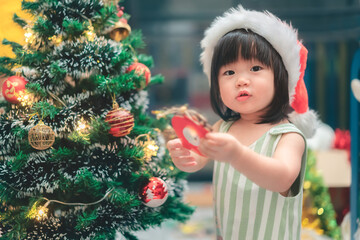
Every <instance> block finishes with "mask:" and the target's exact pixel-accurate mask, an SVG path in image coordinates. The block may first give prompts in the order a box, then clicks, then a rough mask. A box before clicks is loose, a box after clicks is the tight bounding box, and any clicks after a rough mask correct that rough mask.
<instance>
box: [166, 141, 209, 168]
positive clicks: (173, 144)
mask: <svg viewBox="0 0 360 240" xmlns="http://www.w3.org/2000/svg"><path fill="white" fill-rule="evenodd" d="M167 148H168V150H169V153H170V156H171V158H172V161H173V163H174V164H175V166H176V167H177V168H179V169H180V170H182V171H184V172H195V171H198V170H200V169H201V168H203V167H204V166H205V164H206V163H207V159H205V158H203V157H201V156H199V155H197V154H196V153H194V152H192V151H190V150H188V149H186V148H184V146H183V144H182V142H181V140H180V139H179V138H177V139H174V140H170V141H169V142H168V143H167Z"/></svg>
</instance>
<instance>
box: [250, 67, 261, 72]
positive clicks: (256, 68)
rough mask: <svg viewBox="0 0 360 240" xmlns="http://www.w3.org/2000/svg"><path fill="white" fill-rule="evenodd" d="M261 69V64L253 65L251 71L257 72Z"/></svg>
mask: <svg viewBox="0 0 360 240" xmlns="http://www.w3.org/2000/svg"><path fill="white" fill-rule="evenodd" d="M261 69H263V68H262V67H261V66H253V67H252V68H251V69H250V71H252V72H257V71H260V70H261Z"/></svg>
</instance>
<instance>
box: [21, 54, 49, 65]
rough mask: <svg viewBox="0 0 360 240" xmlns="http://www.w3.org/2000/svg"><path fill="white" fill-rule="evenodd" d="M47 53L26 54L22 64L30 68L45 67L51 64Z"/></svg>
mask: <svg viewBox="0 0 360 240" xmlns="http://www.w3.org/2000/svg"><path fill="white" fill-rule="evenodd" d="M47 54H48V52H47V51H36V52H31V53H26V54H24V55H23V56H22V58H20V60H19V61H20V62H21V64H22V65H23V66H29V67H43V66H45V65H46V64H48V63H49V59H48V57H47Z"/></svg>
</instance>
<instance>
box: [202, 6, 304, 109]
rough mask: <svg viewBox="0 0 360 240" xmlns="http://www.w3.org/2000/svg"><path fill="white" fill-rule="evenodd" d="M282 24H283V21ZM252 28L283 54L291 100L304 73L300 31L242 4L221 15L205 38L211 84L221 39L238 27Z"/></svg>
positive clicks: (205, 64)
mask: <svg viewBox="0 0 360 240" xmlns="http://www.w3.org/2000/svg"><path fill="white" fill-rule="evenodd" d="M279 23H281V24H279ZM242 28H243V29H250V30H251V31H253V32H255V33H257V34H259V35H260V36H262V37H264V38H265V39H266V40H267V41H268V42H269V43H270V44H271V45H272V46H273V47H274V48H275V50H276V51H277V52H278V53H279V54H280V56H281V58H282V60H283V63H284V65H285V68H286V70H287V72H288V75H289V99H290V102H291V101H292V99H293V96H294V94H295V86H296V83H297V81H298V80H299V76H300V70H299V69H300V56H299V52H300V46H299V45H298V44H297V41H298V39H297V30H295V29H294V28H292V26H291V25H288V24H286V23H285V22H283V21H281V20H280V19H279V18H277V17H276V16H274V15H273V14H271V13H269V12H258V11H252V10H245V9H244V8H243V7H242V6H241V5H239V6H238V7H237V8H231V9H230V10H228V11H227V12H225V13H224V14H223V16H221V17H217V18H216V19H215V20H214V21H213V22H212V24H211V26H210V27H209V28H208V29H207V30H206V31H205V37H204V38H203V40H202V41H201V48H202V49H203V52H202V53H201V57H200V61H201V63H202V64H203V70H204V72H205V74H206V75H207V77H208V79H209V83H210V75H211V74H210V72H211V61H212V56H213V53H214V48H215V46H216V44H217V42H218V41H219V39H220V38H221V37H222V36H224V35H225V34H226V33H228V32H230V31H232V30H235V29H242Z"/></svg>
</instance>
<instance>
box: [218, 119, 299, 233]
mask: <svg viewBox="0 0 360 240" xmlns="http://www.w3.org/2000/svg"><path fill="white" fill-rule="evenodd" d="M231 124H232V122H223V123H222V124H221V126H220V132H227V131H228V129H229V128H230V126H231ZM288 132H296V133H299V134H300V135H301V136H303V134H302V133H301V132H300V130H298V129H297V128H296V127H295V126H294V125H293V124H290V123H286V124H280V125H277V126H275V127H273V128H271V129H270V130H269V131H268V132H266V133H265V134H264V135H263V136H262V137H260V138H259V139H258V140H257V141H256V142H254V143H253V144H252V145H251V146H250V148H251V149H253V150H254V151H255V152H257V153H260V154H262V155H265V156H269V157H270V156H272V155H273V153H274V151H275V148H276V145H277V144H278V142H279V140H280V138H281V135H282V134H283V133H288ZM303 137H304V136H303ZM304 139H305V138H304ZM305 142H306V141H305ZM305 164H306V151H305V152H304V154H303V157H302V163H301V170H300V175H299V177H298V178H297V179H296V181H295V182H294V184H293V185H292V186H291V189H290V192H291V193H290V195H289V196H288V197H284V196H282V195H281V194H279V193H277V192H272V191H268V190H266V189H264V188H261V187H259V186H258V185H256V184H255V183H253V182H252V181H250V180H249V179H248V178H247V177H245V176H244V175H243V174H241V173H240V172H239V171H237V170H235V169H234V168H233V167H232V166H230V164H228V163H223V162H218V161H215V165H214V176H213V183H214V189H213V192H214V202H215V205H214V206H215V219H216V225H217V236H218V238H217V239H218V240H222V239H223V240H230V239H241V240H257V239H258V240H263V239H270V240H277V239H284V240H296V239H299V240H300V230H301V213H302V197H303V192H302V187H303V180H304V174H305Z"/></svg>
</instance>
